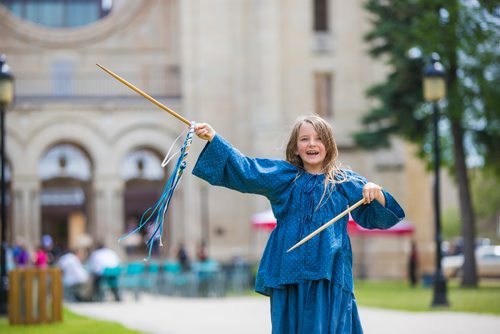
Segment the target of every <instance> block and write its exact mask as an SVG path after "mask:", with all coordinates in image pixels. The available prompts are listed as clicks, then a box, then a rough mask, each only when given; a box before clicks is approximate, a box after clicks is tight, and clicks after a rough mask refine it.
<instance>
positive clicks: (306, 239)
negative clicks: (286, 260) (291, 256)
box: [287, 198, 365, 253]
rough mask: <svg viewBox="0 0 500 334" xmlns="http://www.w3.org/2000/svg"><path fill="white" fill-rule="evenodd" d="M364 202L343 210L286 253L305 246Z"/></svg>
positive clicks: (362, 201)
mask: <svg viewBox="0 0 500 334" xmlns="http://www.w3.org/2000/svg"><path fill="white" fill-rule="evenodd" d="M364 202H365V199H364V198H362V199H360V200H359V201H358V202H357V203H356V204H354V205H352V206H351V207H349V208H348V209H347V210H345V211H344V212H342V213H341V214H339V215H338V216H337V217H335V218H333V219H332V220H330V221H329V222H328V223H326V224H324V225H322V226H321V227H320V228H318V229H317V230H316V231H314V232H312V233H311V234H309V235H308V236H307V237H305V238H304V239H302V240H300V241H299V242H298V243H296V244H295V245H294V246H293V247H292V248H290V249H289V250H287V253H288V252H289V251H291V250H292V249H295V248H297V247H299V246H300V245H302V244H305V243H306V242H307V241H309V239H311V238H312V237H314V236H315V235H316V234H318V233H319V232H321V231H323V230H324V229H325V228H327V227H328V226H330V225H332V224H333V223H335V222H336V221H337V220H339V219H340V218H342V217H344V216H345V215H346V214H348V213H349V212H351V211H352V210H354V209H356V208H357V207H358V206H360V205H361V204H363V203H364Z"/></svg>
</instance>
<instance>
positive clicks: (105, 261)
mask: <svg viewBox="0 0 500 334" xmlns="http://www.w3.org/2000/svg"><path fill="white" fill-rule="evenodd" d="M120 262H121V261H120V257H119V256H118V254H117V253H116V252H115V251H114V250H112V249H110V248H107V247H105V246H104V244H103V243H101V242H100V243H98V244H97V247H96V249H95V250H94V251H93V252H92V253H91V254H90V256H89V259H88V261H87V266H88V268H89V270H90V272H91V273H92V275H93V290H94V297H96V298H97V299H98V300H102V298H103V296H102V291H101V284H102V283H104V282H101V281H103V279H104V276H103V273H104V270H105V269H106V268H116V267H118V266H119V265H120ZM106 279H107V282H106V283H108V285H109V287H110V288H111V292H112V293H113V295H114V298H115V300H116V301H120V300H121V298H120V294H119V291H118V284H117V281H118V277H117V276H116V277H106Z"/></svg>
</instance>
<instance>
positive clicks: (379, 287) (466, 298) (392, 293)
mask: <svg viewBox="0 0 500 334" xmlns="http://www.w3.org/2000/svg"><path fill="white" fill-rule="evenodd" d="M355 294H356V300H357V303H358V305H361V306H370V307H379V308H386V309H393V310H400V311H433V310H446V311H457V312H473V313H488V314H495V315H500V282H499V281H490V282H481V284H480V286H479V287H478V288H474V289H472V288H460V287H459V282H457V281H451V282H448V293H447V296H448V301H449V303H450V307H447V308H437V309H436V308H431V307H430V305H431V302H432V296H433V289H432V287H429V288H424V287H421V286H419V287H416V288H411V287H409V286H408V283H406V282H393V281H356V285H355Z"/></svg>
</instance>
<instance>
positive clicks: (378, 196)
mask: <svg viewBox="0 0 500 334" xmlns="http://www.w3.org/2000/svg"><path fill="white" fill-rule="evenodd" d="M363 198H364V199H365V204H370V203H371V202H373V200H377V201H379V202H380V204H382V205H383V206H385V196H384V193H383V192H382V187H381V186H379V185H377V184H375V183H373V182H368V183H367V184H365V185H364V187H363Z"/></svg>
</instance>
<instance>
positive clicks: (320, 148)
mask: <svg viewBox="0 0 500 334" xmlns="http://www.w3.org/2000/svg"><path fill="white" fill-rule="evenodd" d="M296 154H298V155H299V156H300V158H301V159H302V163H303V164H304V169H305V170H306V172H308V173H312V174H321V173H323V162H324V160H325V156H326V149H325V145H324V144H323V141H322V140H321V138H320V137H319V135H318V134H317V132H316V130H315V129H314V127H313V125H312V124H311V123H308V122H304V123H302V125H301V126H300V128H299V134H298V137H297V152H296Z"/></svg>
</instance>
